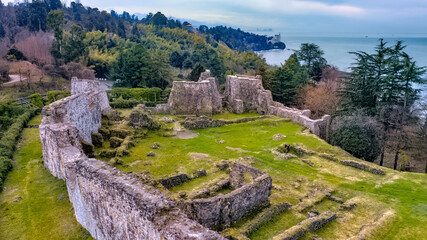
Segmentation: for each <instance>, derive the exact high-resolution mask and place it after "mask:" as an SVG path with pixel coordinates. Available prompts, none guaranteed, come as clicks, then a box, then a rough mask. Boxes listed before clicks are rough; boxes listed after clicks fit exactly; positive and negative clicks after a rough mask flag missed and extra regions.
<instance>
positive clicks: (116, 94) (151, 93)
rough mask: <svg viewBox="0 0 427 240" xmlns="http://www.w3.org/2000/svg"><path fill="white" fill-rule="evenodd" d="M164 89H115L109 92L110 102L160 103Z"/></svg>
mask: <svg viewBox="0 0 427 240" xmlns="http://www.w3.org/2000/svg"><path fill="white" fill-rule="evenodd" d="M161 95H162V89H160V88H156V87H154V88H114V89H113V90H110V91H108V97H109V99H110V101H116V100H118V99H120V98H121V99H124V100H131V99H133V100H137V101H140V102H141V101H160V100H161Z"/></svg>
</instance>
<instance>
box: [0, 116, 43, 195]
mask: <svg viewBox="0 0 427 240" xmlns="http://www.w3.org/2000/svg"><path fill="white" fill-rule="evenodd" d="M34 112H35V111H27V112H25V113H24V114H22V115H21V116H19V117H18V118H17V119H16V121H15V122H14V123H13V124H12V125H11V126H10V127H9V129H8V130H7V131H6V132H5V133H4V135H3V137H2V138H1V139H0V191H1V190H2V189H3V183H4V180H5V179H6V175H7V173H8V172H9V171H10V170H11V169H12V156H13V152H14V150H15V147H16V141H17V140H18V138H19V136H20V135H21V131H22V129H23V128H24V127H25V125H26V124H27V123H28V121H29V120H30V119H31V117H32V116H33V115H34Z"/></svg>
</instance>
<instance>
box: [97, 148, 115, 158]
mask: <svg viewBox="0 0 427 240" xmlns="http://www.w3.org/2000/svg"><path fill="white" fill-rule="evenodd" d="M116 154H117V151H116V150H114V149H104V150H102V151H101V152H100V153H99V156H100V157H102V158H112V157H115V156H116Z"/></svg>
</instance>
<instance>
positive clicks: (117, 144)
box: [110, 137, 123, 148]
mask: <svg viewBox="0 0 427 240" xmlns="http://www.w3.org/2000/svg"><path fill="white" fill-rule="evenodd" d="M122 142H123V139H122V138H118V137H111V138H110V147H111V148H117V147H120V145H121V144H122Z"/></svg>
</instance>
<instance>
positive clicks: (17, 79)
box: [2, 75, 27, 86]
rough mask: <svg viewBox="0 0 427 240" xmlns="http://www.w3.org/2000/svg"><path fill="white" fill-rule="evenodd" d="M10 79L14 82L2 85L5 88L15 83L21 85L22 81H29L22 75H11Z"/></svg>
mask: <svg viewBox="0 0 427 240" xmlns="http://www.w3.org/2000/svg"><path fill="white" fill-rule="evenodd" d="M9 77H10V79H12V80H11V81H9V82H5V83H3V84H2V85H3V86H7V85H11V84H14V83H19V82H21V80H22V81H25V80H27V78H26V77H23V76H20V75H9Z"/></svg>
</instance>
